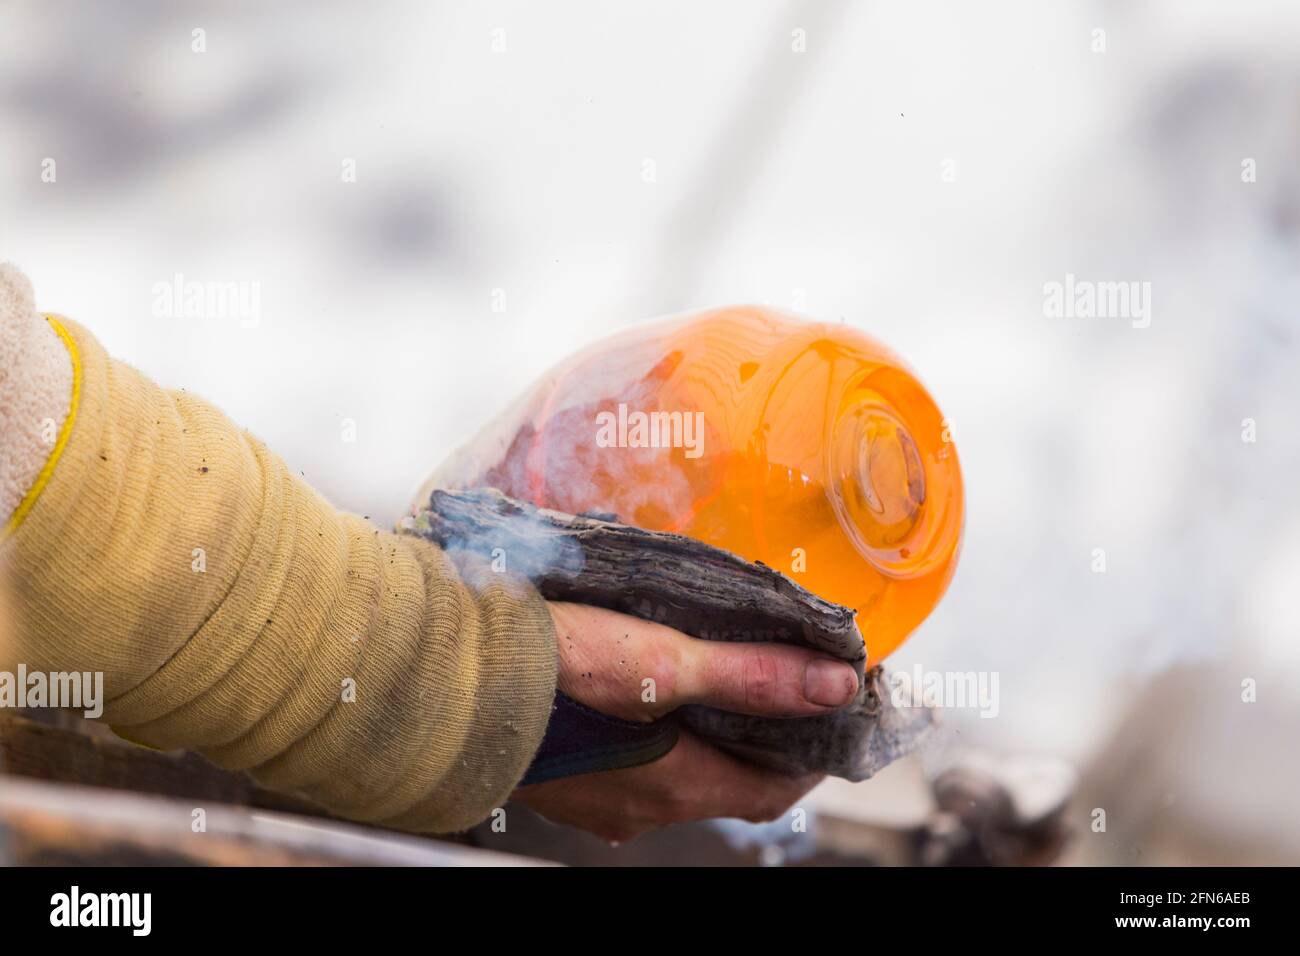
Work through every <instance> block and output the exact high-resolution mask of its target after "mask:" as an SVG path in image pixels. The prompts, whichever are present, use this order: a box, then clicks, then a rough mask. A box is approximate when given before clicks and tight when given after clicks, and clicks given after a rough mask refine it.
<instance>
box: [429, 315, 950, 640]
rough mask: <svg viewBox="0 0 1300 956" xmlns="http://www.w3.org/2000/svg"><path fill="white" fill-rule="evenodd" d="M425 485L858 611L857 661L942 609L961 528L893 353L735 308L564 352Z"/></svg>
mask: <svg viewBox="0 0 1300 956" xmlns="http://www.w3.org/2000/svg"><path fill="white" fill-rule="evenodd" d="M430 485H431V486H436V487H443V488H464V487H472V486H475V485H491V486H495V487H497V488H500V489H501V490H502V491H504V492H505V493H506V494H509V495H512V496H514V497H517V498H522V499H525V500H528V501H530V502H533V503H534V504H537V505H540V506H544V507H549V508H556V509H559V510H562V511H568V512H572V513H581V512H604V513H612V514H615V515H617V516H618V518H619V520H621V521H624V522H627V523H629V524H635V525H640V526H641V527H643V528H649V529H651V530H656V531H675V532H678V533H681V534H685V535H689V536H690V537H693V538H697V539H699V540H701V541H705V542H708V543H709V544H713V545H716V546H718V547H720V548H726V549H727V550H729V551H733V552H735V553H737V554H739V555H741V556H743V557H745V558H748V559H750V560H754V561H762V562H763V563H764V564H767V565H769V566H770V567H773V568H776V569H778V570H780V571H783V572H785V573H787V574H789V575H790V576H791V577H793V578H794V579H795V580H796V581H798V582H799V583H801V584H802V585H804V586H805V587H807V588H808V589H809V590H811V591H813V592H815V593H817V594H819V595H821V596H822V597H824V598H827V599H828V600H831V601H835V602H838V603H841V604H846V605H848V606H850V607H853V608H856V609H857V611H858V625H859V627H860V628H861V630H862V632H863V634H864V636H865V639H866V642H867V648H868V651H869V655H870V659H871V662H872V663H875V662H877V661H879V660H880V659H881V658H883V657H885V656H886V655H887V654H889V653H890V652H891V651H893V650H894V648H896V647H897V646H898V645H899V644H901V643H902V642H903V640H904V639H905V638H906V637H907V636H908V634H910V633H911V632H912V630H913V629H914V628H915V627H916V626H917V625H918V624H919V623H920V622H921V621H922V620H924V618H925V617H926V615H928V614H929V613H930V611H931V609H932V608H933V607H934V606H935V604H936V603H937V602H938V600H939V598H940V597H941V596H942V595H943V592H944V590H945V589H946V588H947V586H948V581H949V579H950V578H951V577H952V573H953V569H954V567H955V564H956V560H957V554H958V550H959V546H960V539H961V529H962V516H963V500H962V481H961V469H960V467H959V465H958V462H957V450H956V448H955V447H954V446H953V444H952V442H951V440H950V438H949V436H948V434H947V430H946V423H945V422H944V419H943V415H942V414H941V413H940V411H939V409H938V408H937V407H936V405H935V403H934V401H933V400H932V399H931V398H930V396H929V394H928V393H927V392H926V390H925V389H924V387H922V385H921V384H920V382H918V381H917V380H916V378H915V377H914V376H913V375H912V374H911V373H910V372H909V371H908V370H907V369H906V367H905V366H904V365H903V364H902V363H901V361H900V360H899V359H898V358H897V357H896V356H894V355H893V354H892V353H891V352H889V351H888V350H887V349H886V348H885V347H884V346H882V345H881V344H880V343H879V342H877V341H875V340H874V339H872V338H871V337H870V336H867V335H865V334H863V333H862V332H859V331H857V330H856V329H853V328H850V327H848V326H844V325H827V324H818V323H810V322H805V321H803V320H800V319H797V318H794V317H792V316H788V315H784V314H781V313H779V312H774V311H772V310H768V309H761V308H751V307H738V308H727V309H720V310H717V311H713V312H707V313H702V314H698V315H692V316H687V317H685V318H673V319H668V320H661V321H658V322H654V323H650V324H646V325H640V326H636V327H634V328H631V329H628V330H627V331H625V332H622V333H620V334H618V335H615V336H613V337H612V338H610V339H607V340H605V341H603V342H600V343H598V344H596V345H594V346H592V347H591V348H589V349H586V350H584V351H583V352H580V353H579V354H577V355H575V356H574V357H572V358H570V359H569V360H567V361H565V362H563V363H562V364H561V365H560V366H558V367H557V368H556V369H554V370H553V371H552V372H550V373H549V374H548V375H546V376H545V377H544V378H543V380H542V381H541V382H539V383H538V384H537V385H536V386H534V387H533V389H531V390H530V391H529V392H528V393H526V394H525V395H524V396H523V397H522V398H521V400H520V401H519V402H518V403H517V404H516V405H515V407H514V408H513V409H511V410H510V411H508V412H507V413H506V414H505V415H504V416H503V417H502V418H501V419H499V420H498V421H497V422H496V423H495V424H494V425H493V426H490V427H489V428H488V429H487V430H485V431H484V432H483V433H482V434H481V435H480V436H479V438H478V439H476V440H475V441H474V442H472V443H471V444H470V445H468V446H467V447H465V448H463V449H461V450H460V451H459V452H457V453H456V454H455V455H453V456H452V458H451V459H450V460H449V461H447V462H446V463H445V464H444V465H443V466H442V467H441V468H440V469H439V470H438V471H437V472H436V473H435V475H434V476H433V478H432V479H431V481H430Z"/></svg>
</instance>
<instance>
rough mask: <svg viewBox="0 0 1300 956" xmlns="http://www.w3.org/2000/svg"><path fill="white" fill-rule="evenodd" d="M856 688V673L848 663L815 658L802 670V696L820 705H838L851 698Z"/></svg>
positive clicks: (845, 702)
mask: <svg viewBox="0 0 1300 956" xmlns="http://www.w3.org/2000/svg"><path fill="white" fill-rule="evenodd" d="M857 690H858V675H857V674H855V673H854V672H853V668H852V667H850V666H849V665H848V664H842V663H840V662H839V661H832V660H826V659H821V660H815V661H811V662H810V663H809V664H808V667H807V668H806V669H805V670H804V672H803V696H804V698H805V699H806V700H807V701H808V702H809V703H812V704H820V705H821V706H822V707H840V706H842V705H843V704H847V703H848V702H849V701H850V700H852V699H853V695H854V694H855V693H857Z"/></svg>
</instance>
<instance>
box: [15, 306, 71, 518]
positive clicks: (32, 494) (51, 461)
mask: <svg viewBox="0 0 1300 956" xmlns="http://www.w3.org/2000/svg"><path fill="white" fill-rule="evenodd" d="M45 321H47V322H49V323H50V328H52V329H54V332H55V334H56V335H58V337H59V338H60V339H62V340H63V344H64V345H65V346H67V349H68V355H69V356H71V358H72V402H71V403H70V404H69V405H68V417H67V418H65V419H64V420H63V427H62V428H60V429H59V437H58V438H57V439H56V440H55V442H54V450H53V451H51V452H50V456H49V457H48V458H46V459H45V464H44V465H43V466H42V467H41V470H40V473H39V474H38V475H37V476H36V481H35V482H33V483H32V486H31V488H29V489H28V490H27V494H26V495H24V496H23V500H22V501H20V502H19V503H18V507H17V508H16V509H15V510H14V513H13V514H12V515H10V516H9V521H8V523H7V524H6V525H5V530H4V535H3V537H5V538H7V537H9V535H11V534H13V533H14V531H16V530H17V528H18V526H19V525H20V524H22V523H23V519H24V518H26V517H27V512H29V511H31V510H32V507H33V506H34V505H35V504H36V499H37V498H39V497H40V496H41V492H42V491H44V490H45V486H46V485H47V484H48V483H49V480H50V475H52V474H54V466H55V465H57V464H58V463H59V458H60V457H61V456H62V455H63V449H64V448H65V447H67V444H68V438H69V436H70V435H71V434H72V425H73V423H74V422H75V421H76V419H77V407H78V406H79V405H80V404H81V353H80V352H79V351H77V342H76V340H75V339H73V337H72V333H70V332H69V331H68V330H67V329H65V328H64V327H63V324H62V323H61V322H59V320H58V319H56V318H55V317H54V316H52V315H46V316H45Z"/></svg>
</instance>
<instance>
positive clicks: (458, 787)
mask: <svg viewBox="0 0 1300 956" xmlns="http://www.w3.org/2000/svg"><path fill="white" fill-rule="evenodd" d="M64 324H65V326H66V328H67V330H68V332H69V333H70V336H71V340H72V341H71V343H70V345H71V347H72V349H73V350H74V354H75V355H76V356H77V357H78V358H79V363H78V366H79V367H78V382H77V388H78V401H77V411H76V416H75V420H73V421H72V422H71V425H70V428H69V430H68V435H67V441H66V446H65V447H62V448H61V450H60V454H59V456H58V458H57V460H56V461H55V463H54V467H53V468H52V470H51V471H50V472H49V473H48V475H46V476H45V479H44V485H43V487H42V488H41V489H40V492H39V495H38V496H36V497H35V498H34V500H33V501H32V502H31V503H30V506H29V507H28V510H27V511H26V512H25V514H24V516H23V519H22V521H21V523H20V524H18V525H17V527H16V528H15V529H14V531H13V533H12V535H11V537H10V539H9V541H8V542H7V543H6V549H7V562H8V564H9V566H10V568H9V572H10V575H11V582H12V587H13V589H14V594H13V598H14V603H15V605H16V608H17V611H18V613H19V620H18V622H17V625H18V626H17V633H16V635H15V637H16V638H17V640H16V641H15V642H14V643H15V644H16V650H17V656H16V660H19V661H22V662H23V663H25V664H26V665H27V667H28V669H29V670H40V671H91V672H102V673H103V674H104V696H105V698H106V701H107V703H106V705H105V708H104V719H105V720H107V721H108V722H109V723H110V724H111V725H112V726H113V727H114V729H115V730H117V731H118V732H119V733H121V734H122V735H123V736H125V737H128V738H129V739H131V740H135V741H138V742H140V743H144V744H148V745H150V746H154V747H160V748H175V747H185V748H190V749H196V750H199V751H200V752H202V753H203V754H204V755H206V756H207V757H208V758H209V759H211V760H212V761H214V762H215V763H217V764H218V765H220V766H223V767H227V768H231V769H246V770H249V771H251V772H252V773H253V775H254V776H255V777H257V778H258V779H259V780H260V781H262V782H263V783H265V784H266V785H267V786H270V787H274V788H277V789H281V790H286V791H292V792H296V793H300V794H302V795H304V796H306V797H308V798H310V799H313V800H315V801H317V802H318V803H320V804H322V805H323V806H325V807H326V808H328V809H330V810H331V811H333V812H335V813H337V814H339V815H341V816H345V817H349V818H352V819H357V820H364V821H368V822H374V823H379V824H383V825H386V826H392V827H397V828H401V829H407V830H414V831H428V832H446V831H452V830H458V829H463V828H465V827H467V826H469V825H471V824H473V823H475V822H477V821H478V820H481V819H483V818H484V817H486V816H487V815H488V814H489V813H490V812H491V810H492V809H493V808H494V807H496V806H499V805H500V803H501V802H502V801H504V800H505V799H506V797H507V795H508V794H509V793H510V791H511V790H512V789H513V788H514V787H515V785H516V784H517V783H518V781H519V779H520V778H521V777H522V775H523V773H524V771H525V769H526V768H527V766H528V763H529V761H530V759H531V757H532V754H533V752H534V751H535V750H536V749H537V747H538V745H539V744H540V742H541V738H542V734H543V732H544V731H545V728H546V722H547V718H548V716H549V713H550V706H551V700H552V697H553V695H554V691H555V667H556V664H555V637H554V632H553V630H552V625H551V620H550V615H549V613H548V612H547V610H546V606H545V602H543V601H542V600H541V598H540V597H538V595H537V594H536V592H535V591H533V590H532V589H531V588H530V587H529V586H528V585H527V584H526V583H525V582H522V581H520V580H517V579H515V578H513V577H510V576H508V575H504V574H495V573H492V572H491V571H489V570H487V569H486V568H485V567H482V566H468V565H466V564H465V563H463V562H461V563H460V564H459V566H458V565H457V564H453V562H452V561H451V560H450V559H449V558H448V556H447V555H445V554H443V553H442V552H441V551H440V550H438V548H436V547H435V546H433V545H432V544H430V543H429V542H426V541H423V540H420V539H418V538H414V537H410V536H407V535H398V534H393V533H390V532H385V531H380V530H378V529H376V528H375V527H373V526H372V525H370V524H369V523H367V522H366V521H364V520H362V519H361V518H358V517H356V516H353V515H348V514H343V513H341V512H338V511H336V510H335V509H334V508H333V507H331V506H330V505H329V504H328V503H327V502H326V501H325V500H324V499H323V498H321V497H320V495H318V494H317V493H316V492H315V491H313V490H312V489H311V488H310V487H309V486H308V485H307V484H306V483H305V482H303V481H301V480H299V479H298V478H297V477H295V476H293V475H291V474H289V472H288V470H287V469H286V468H285V466H284V463H283V462H282V461H280V459H279V458H278V457H276V456H275V455H274V454H272V453H271V452H269V451H268V450H267V449H266V447H265V446H264V445H262V444H261V443H260V442H258V441H257V440H256V439H254V438H252V437H251V436H250V435H248V434H247V433H246V432H243V431H242V430H240V429H239V428H237V427H236V426H235V425H234V424H232V423H231V422H230V421H229V420H228V419H227V418H226V417H225V416H224V415H222V414H221V413H220V412H218V411H217V410H216V409H214V408H213V407H211V406H210V405H208V404H206V403H204V402H203V401H201V400H199V399H197V398H194V397H193V396H190V395H187V394H185V393H184V392H179V393H178V392H172V391H166V390H164V389H161V388H159V387H158V386H156V385H154V384H153V383H152V382H150V381H149V380H148V379H146V378H145V377H144V376H143V375H141V374H140V373H139V372H137V371H135V370H134V369H132V368H130V367H129V366H127V365H124V364H123V363H121V362H117V361H115V360H113V359H111V358H109V357H108V356H107V355H106V354H105V353H104V351H103V349H102V348H101V347H100V345H99V344H98V343H97V342H96V341H95V339H94V338H93V337H92V336H91V335H90V334H89V333H88V332H86V331H85V330H84V329H82V328H80V327H79V326H77V325H76V324H74V323H71V322H66V321H65V323H64ZM11 656H12V655H11Z"/></svg>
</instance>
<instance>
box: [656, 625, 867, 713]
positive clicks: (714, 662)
mask: <svg viewBox="0 0 1300 956" xmlns="http://www.w3.org/2000/svg"><path fill="white" fill-rule="evenodd" d="M677 691H678V697H679V700H678V703H691V704H706V705H708V706H709V707H716V708H718V709H720V710H728V711H732V712H734V713H738V714H753V715H755V716H759V717H809V716H815V715H817V714H826V713H830V712H831V711H834V710H838V709H839V708H840V707H843V706H844V705H845V704H848V703H849V702H850V701H852V700H853V698H854V696H855V695H856V694H857V692H858V675H857V673H856V672H855V671H854V669H853V667H852V665H850V664H846V663H844V662H843V661H840V660H836V659H835V658H833V657H827V656H826V655H825V654H821V653H818V652H816V651H810V650H806V649H804V648H800V647H790V646H788V645H785V644H725V643H718V642H714V641H701V640H695V639H693V638H688V639H686V641H685V643H684V646H683V648H682V668H681V673H680V679H679V683H678V688H677Z"/></svg>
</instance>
